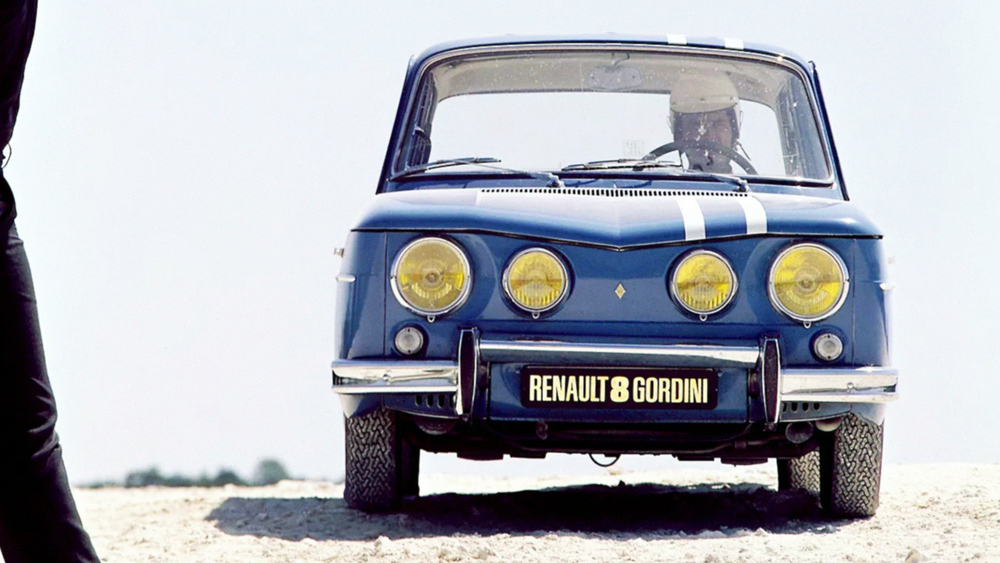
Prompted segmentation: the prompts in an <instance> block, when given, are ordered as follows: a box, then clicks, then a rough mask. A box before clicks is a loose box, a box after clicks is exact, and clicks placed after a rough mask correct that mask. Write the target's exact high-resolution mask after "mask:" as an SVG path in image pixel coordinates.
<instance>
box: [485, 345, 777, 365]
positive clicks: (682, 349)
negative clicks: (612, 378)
mask: <svg viewBox="0 0 1000 563" xmlns="http://www.w3.org/2000/svg"><path fill="white" fill-rule="evenodd" d="M479 353H480V357H481V358H482V360H483V361H485V362H518V363H539V364H548V365H588V364H589V365H615V364H620V365H629V366H636V367H720V368H722V367H737V368H752V367H754V366H756V365H757V359H758V358H759V357H760V349H759V348H758V347H757V346H698V345H688V344H674V345H668V346H649V345H641V344H576V343H572V342H553V341H545V342H532V341H501V340H483V341H481V342H480V343H479Z"/></svg>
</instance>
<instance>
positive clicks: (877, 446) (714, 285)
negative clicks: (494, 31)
mask: <svg viewBox="0 0 1000 563" xmlns="http://www.w3.org/2000/svg"><path fill="white" fill-rule="evenodd" d="M376 192H377V193H376V195H375V197H374V198H373V201H372V203H371V205H370V207H369V208H368V209H367V211H366V212H365V213H364V214H363V216H362V217H361V219H360V221H359V222H358V223H357V224H356V226H355V227H354V228H353V229H352V230H351V232H350V235H349V237H348V240H347V243H346V246H345V247H344V248H343V249H342V262H341V270H340V273H339V275H338V277H337V282H338V285H337V288H338V293H337V312H336V315H337V316H336V323H337V324H336V329H337V333H336V359H335V360H334V361H333V366H332V367H333V390H334V391H335V392H336V393H338V394H339V396H340V400H341V403H342V407H343V410H344V415H345V440H346V474H345V490H344V498H345V500H346V502H347V504H348V505H349V506H350V507H353V508H357V509H361V510H366V511H386V510H392V509H394V508H396V507H398V506H399V503H400V501H401V500H402V499H403V498H404V497H407V496H413V495H417V494H418V492H419V491H418V473H419V458H420V455H419V454H420V451H421V450H424V451H429V452H453V453H457V455H458V456H459V457H461V458H465V459H477V460H493V459H502V458H504V457H505V456H512V457H526V458H543V457H545V456H546V454H548V453H550V452H561V453H579V454H591V455H594V454H603V455H607V456H612V457H617V456H621V455H624V454H666V455H672V456H675V457H676V458H678V459H681V460H721V461H722V462H724V463H731V464H754V463H765V462H767V461H768V460H771V459H774V460H777V462H776V465H777V471H778V482H779V488H781V489H792V488H804V489H806V490H809V491H811V492H813V493H815V494H816V495H818V498H819V502H820V504H821V505H822V506H823V507H824V509H825V510H827V511H828V512H829V514H831V515H834V516H838V517H852V518H856V517H868V516H871V515H873V514H874V513H875V510H876V508H877V506H878V494H879V484H880V479H881V464H882V429H883V419H884V415H885V407H886V404H887V403H888V402H890V401H892V400H894V399H895V398H896V396H897V395H896V385H897V372H896V370H895V369H893V368H892V367H891V364H890V363H889V338H888V316H887V301H888V295H889V291H890V289H891V285H890V284H889V282H888V280H887V272H886V263H885V259H884V256H883V250H882V234H881V233H880V231H879V230H878V229H877V228H876V227H875V226H874V225H873V224H872V223H871V221H869V219H868V218H866V217H865V215H864V214H863V213H862V212H861V210H859V209H858V208H857V207H856V206H855V205H854V204H853V203H851V201H850V200H849V198H848V193H847V189H846V187H845V184H844V179H843V176H842V173H841V170H840V165H839V163H838V160H837V153H836V148H835V145H834V142H833V136H832V135H831V132H830V123H829V120H828V119H827V115H826V113H825V110H824V106H823V98H822V94H821V91H820V84H819V78H818V76H817V74H816V69H815V67H814V65H813V64H812V63H808V62H805V61H804V60H802V59H800V58H799V57H797V56H795V55H793V54H791V53H788V52H786V51H781V50H776V49H772V48H767V47H763V46H759V45H751V44H744V43H743V42H741V41H737V40H710V39H707V40H694V39H690V38H686V37H683V36H668V37H666V38H645V37H621V36H607V35H605V36H595V37H580V38H551V37H531V38H513V37H505V38H500V39H484V40H476V41H466V42H460V43H451V44H446V45H440V46H437V47H434V48H431V49H429V50H427V51H426V52H424V53H423V54H421V55H419V56H418V57H416V58H414V59H413V60H412V63H411V64H410V66H409V69H408V71H407V73H406V78H405V82H404V84H403V91H402V96H401V98H400V102H399V108H398V112H397V114H396V120H395V123H394V125H393V128H392V134H391V136H390V139H389V146H388V150H387V152H386V157H385V162H384V165H383V168H382V173H381V176H380V178H379V183H378V187H377V190H376Z"/></svg>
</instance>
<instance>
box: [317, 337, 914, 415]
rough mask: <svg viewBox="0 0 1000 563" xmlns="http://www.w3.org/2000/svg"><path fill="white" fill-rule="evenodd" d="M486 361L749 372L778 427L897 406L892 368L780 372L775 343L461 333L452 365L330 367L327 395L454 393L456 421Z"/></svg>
mask: <svg viewBox="0 0 1000 563" xmlns="http://www.w3.org/2000/svg"><path fill="white" fill-rule="evenodd" d="M490 362H501V363H505V362H509V363H513V362H516V363H527V364H538V365H558V366H573V365H577V366H579V365H591V366H593V365H605V366H606V365H622V366H629V367H703V368H744V369H755V370H757V372H758V373H759V374H760V376H761V388H762V390H763V397H764V403H765V411H766V413H767V418H768V419H770V420H772V421H774V422H777V421H778V417H779V413H780V412H781V403H789V402H801V403H888V402H890V401H894V400H896V398H897V397H898V396H897V393H896V383H897V380H898V373H897V371H896V370H895V369H894V368H890V367H858V368H843V367H829V368H823V367H817V368H808V369H800V368H786V369H782V368H781V361H780V350H779V347H778V343H777V341H776V340H772V339H766V340H764V342H763V343H762V344H761V345H760V346H698V345H667V346H646V345H618V344H581V343H569V342H553V341H522V340H481V339H480V338H479V335H478V332H477V331H475V330H473V329H466V330H463V331H462V335H461V338H460V339H459V350H458V359H457V360H456V361H447V360H446V361H437V360H435V361H370V360H336V361H334V362H333V366H332V368H333V374H334V381H335V384H334V385H333V391H334V392H335V393H341V394H345V395H363V394H376V393H404V394H414V393H456V394H457V395H458V396H457V400H456V411H457V413H456V414H459V415H463V414H468V413H469V412H470V411H471V408H472V398H473V397H474V396H475V391H476V388H477V387H478V386H479V385H480V382H479V378H480V375H479V374H480V370H479V366H480V365H484V364H487V363H490Z"/></svg>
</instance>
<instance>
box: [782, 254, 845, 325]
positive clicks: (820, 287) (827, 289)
mask: <svg viewBox="0 0 1000 563" xmlns="http://www.w3.org/2000/svg"><path fill="white" fill-rule="evenodd" d="M847 286H848V277H847V267H846V266H845V265H844V261H843V260H841V258H840V256H838V255H837V254H836V253H835V252H834V251H832V250H830V249H829V248H826V247H825V246H820V245H818V244H812V243H805V244H797V245H794V246H791V247H789V248H786V249H785V250H784V251H782V253H781V254H779V255H778V258H777V259H775V261H774V265H773V266H771V275H770V278H769V279H768V292H769V294H770V297H771V303H773V304H774V306H775V308H777V309H778V310H779V311H781V312H783V313H784V314H786V315H788V316H789V317H791V318H793V319H795V320H797V321H802V322H806V323H810V322H813V321H818V320H820V319H825V318H826V317H829V316H830V315H832V314H834V313H836V312H837V309H839V308H840V306H841V305H842V304H843V303H844V299H845V298H846V297H847Z"/></svg>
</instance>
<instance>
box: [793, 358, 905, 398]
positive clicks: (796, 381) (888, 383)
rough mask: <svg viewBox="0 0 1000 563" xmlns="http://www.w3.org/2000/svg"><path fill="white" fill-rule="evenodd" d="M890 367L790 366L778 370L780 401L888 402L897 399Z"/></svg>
mask: <svg viewBox="0 0 1000 563" xmlns="http://www.w3.org/2000/svg"><path fill="white" fill-rule="evenodd" d="M898 381H899V373H898V371H897V370H896V369H895V368H890V367H864V368H830V369H790V370H784V371H783V372H782V379H781V400H782V402H793V401H800V402H819V403H888V402H891V401H895V400H896V399H898V398H899V396H898V394H897V393H896V384H897V382H898Z"/></svg>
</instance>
